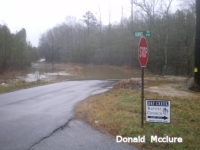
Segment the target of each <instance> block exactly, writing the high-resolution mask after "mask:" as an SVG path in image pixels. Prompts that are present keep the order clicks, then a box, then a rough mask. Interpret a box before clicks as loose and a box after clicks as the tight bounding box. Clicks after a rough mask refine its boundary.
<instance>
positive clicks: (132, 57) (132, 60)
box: [131, 0, 134, 67]
mask: <svg viewBox="0 0 200 150" xmlns="http://www.w3.org/2000/svg"><path fill="white" fill-rule="evenodd" d="M131 33H133V0H131ZM133 48H134V47H133V42H132V45H131V50H132V56H131V66H132V67H133V66H134V65H133V62H134V50H133Z"/></svg>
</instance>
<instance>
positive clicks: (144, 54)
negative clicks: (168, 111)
mask: <svg viewBox="0 0 200 150" xmlns="http://www.w3.org/2000/svg"><path fill="white" fill-rule="evenodd" d="M148 51H149V50H148V44H147V41H146V38H145V37H143V36H142V37H141V38H140V41H139V44H138V59H139V62H140V66H141V68H142V77H141V79H142V88H141V128H142V127H143V124H144V122H143V120H144V67H146V65H147V61H148V57H149V53H148Z"/></svg>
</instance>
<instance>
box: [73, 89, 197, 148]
mask: <svg viewBox="0 0 200 150" xmlns="http://www.w3.org/2000/svg"><path fill="white" fill-rule="evenodd" d="M194 94H195V93H194ZM145 98H154V99H170V100H171V123H170V124H161V123H147V122H144V127H143V128H141V93H140V91H138V90H136V89H134V90H131V89H123V88H117V89H112V90H110V91H108V92H106V93H103V94H99V95H96V96H92V97H90V98H88V99H86V100H85V101H82V102H80V103H79V104H78V105H77V106H76V108H75V118H77V119H84V120H86V121H87V122H88V123H90V124H91V125H92V126H93V127H94V128H96V129H98V130H100V131H102V132H104V133H109V134H111V135H113V136H114V137H116V136H117V135H120V136H122V137H138V136H145V138H146V141H145V142H144V143H130V144H133V145H134V146H136V147H137V148H139V149H144V150H146V149H147V150H151V149H152V150H160V149H172V150H176V149H177V150H184V149H188V150H198V149H200V95H199V94H196V96H194V97H169V96H161V95H159V94H156V93H153V92H149V91H145ZM155 135H156V136H158V137H165V136H169V137H181V138H182V139H183V142H182V143H156V142H151V136H155Z"/></svg>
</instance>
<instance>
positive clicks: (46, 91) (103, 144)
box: [0, 80, 135, 150]
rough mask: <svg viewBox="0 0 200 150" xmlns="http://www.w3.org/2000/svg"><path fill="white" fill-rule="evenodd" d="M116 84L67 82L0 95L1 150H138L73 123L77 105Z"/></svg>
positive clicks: (81, 124)
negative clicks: (74, 109) (74, 110)
mask: <svg viewBox="0 0 200 150" xmlns="http://www.w3.org/2000/svg"><path fill="white" fill-rule="evenodd" d="M114 83H115V81H111V80H108V81H98V80H95V81H66V82H62V83H56V84H51V85H45V86H40V87H35V88H30V89H24V90H20V91H16V92H11V93H6V94H0V150H135V148H133V147H131V146H129V145H125V144H119V143H116V142H115V139H114V138H113V137H111V136H109V135H105V134H102V133H100V132H98V131H96V130H94V129H93V128H91V127H90V126H89V125H87V124H85V123H83V122H81V121H78V120H72V117H73V108H74V106H75V104H76V103H77V102H79V101H81V100H83V99H85V98H86V97H88V96H90V95H94V94H97V93H101V92H105V91H106V90H108V88H109V87H111V86H113V84H114Z"/></svg>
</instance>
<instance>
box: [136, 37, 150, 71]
mask: <svg viewBox="0 0 200 150" xmlns="http://www.w3.org/2000/svg"><path fill="white" fill-rule="evenodd" d="M148 51H149V49H148V44H147V41H146V38H145V37H141V38H140V42H139V44H138V59H139V62H140V66H141V67H146V65H147V61H148V57H149V54H148Z"/></svg>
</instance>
